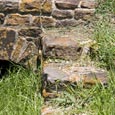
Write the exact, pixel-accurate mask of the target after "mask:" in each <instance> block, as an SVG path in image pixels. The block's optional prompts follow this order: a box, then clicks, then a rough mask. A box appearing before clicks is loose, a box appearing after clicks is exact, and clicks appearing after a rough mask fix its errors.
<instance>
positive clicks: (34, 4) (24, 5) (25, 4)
mask: <svg viewBox="0 0 115 115" xmlns="http://www.w3.org/2000/svg"><path fill="white" fill-rule="evenodd" d="M19 9H20V11H21V12H40V10H41V3H40V0H22V1H21V3H20V8H19Z"/></svg>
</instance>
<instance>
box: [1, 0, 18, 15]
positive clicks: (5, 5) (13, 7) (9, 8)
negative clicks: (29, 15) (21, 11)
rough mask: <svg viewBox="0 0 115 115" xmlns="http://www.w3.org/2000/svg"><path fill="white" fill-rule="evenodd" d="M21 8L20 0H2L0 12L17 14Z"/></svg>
mask: <svg viewBox="0 0 115 115" xmlns="http://www.w3.org/2000/svg"><path fill="white" fill-rule="evenodd" d="M18 8H19V0H0V12H6V13H9V12H16V11H18Z"/></svg>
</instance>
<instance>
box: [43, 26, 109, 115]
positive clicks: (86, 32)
mask: <svg viewBox="0 0 115 115" xmlns="http://www.w3.org/2000/svg"><path fill="white" fill-rule="evenodd" d="M93 31H94V30H93V28H91V27H87V26H77V27H70V28H67V27H63V28H52V29H45V31H44V32H45V33H43V35H42V36H43V38H42V45H43V49H42V51H43V58H44V60H43V73H44V74H43V77H44V84H43V88H44V89H43V96H44V98H45V99H46V103H48V100H47V99H49V98H51V99H52V98H55V97H57V96H58V94H60V93H61V92H63V91H64V90H65V89H64V88H65V85H67V86H68V85H72V84H75V85H81V84H82V85H83V87H85V88H87V87H91V86H92V85H95V84H97V83H98V84H102V85H106V84H107V82H108V78H107V71H105V70H103V69H101V68H98V67H97V66H96V64H95V62H93V61H92V60H91V59H90V56H89V54H90V52H91V47H92V46H93V45H94V44H95V41H94V40H93ZM56 110H57V109H54V108H53V107H51V106H50V107H49V105H48V106H47V105H46V106H45V105H44V106H43V109H42V115H54V113H55V114H56V115H57V114H60V115H63V114H62V113H63V112H62V113H60V112H61V111H62V110H60V109H59V110H58V111H57V113H56Z"/></svg>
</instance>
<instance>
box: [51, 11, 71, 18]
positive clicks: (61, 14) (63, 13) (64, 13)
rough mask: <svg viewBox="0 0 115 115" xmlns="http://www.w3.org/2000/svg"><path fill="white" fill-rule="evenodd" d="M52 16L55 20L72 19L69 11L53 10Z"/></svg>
mask: <svg viewBox="0 0 115 115" xmlns="http://www.w3.org/2000/svg"><path fill="white" fill-rule="evenodd" d="M52 16H53V17H54V18H57V19H66V18H72V17H73V12H72V11H71V10H54V11H53V12H52Z"/></svg>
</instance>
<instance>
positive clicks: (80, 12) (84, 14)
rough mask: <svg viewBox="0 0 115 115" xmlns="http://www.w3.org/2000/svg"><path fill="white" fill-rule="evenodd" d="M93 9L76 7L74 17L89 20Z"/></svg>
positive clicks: (92, 14)
mask: <svg viewBox="0 0 115 115" xmlns="http://www.w3.org/2000/svg"><path fill="white" fill-rule="evenodd" d="M94 13H95V9H82V8H79V9H76V10H75V16H74V17H75V19H76V20H79V19H83V20H85V21H88V20H91V18H92V17H93V16H94Z"/></svg>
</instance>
